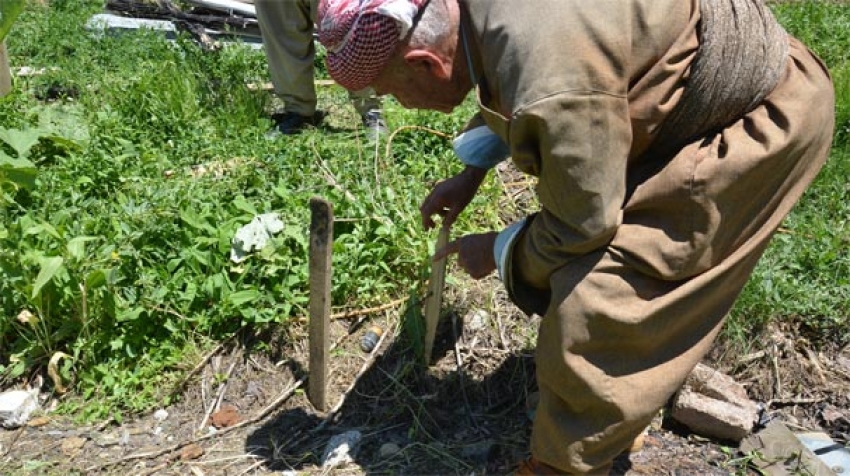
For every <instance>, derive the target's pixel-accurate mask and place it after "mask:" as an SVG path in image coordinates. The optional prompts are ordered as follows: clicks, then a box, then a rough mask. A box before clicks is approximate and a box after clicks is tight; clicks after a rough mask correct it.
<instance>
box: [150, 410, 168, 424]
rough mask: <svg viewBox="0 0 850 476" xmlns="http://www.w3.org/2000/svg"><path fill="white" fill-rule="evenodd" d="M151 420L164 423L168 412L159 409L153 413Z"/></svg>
mask: <svg viewBox="0 0 850 476" xmlns="http://www.w3.org/2000/svg"><path fill="white" fill-rule="evenodd" d="M153 418H154V420H156V421H165V419H166V418H168V411H167V410H165V409H163V408H160V409H159V410H157V411H155V412H153Z"/></svg>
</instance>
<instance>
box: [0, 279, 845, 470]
mask: <svg viewBox="0 0 850 476" xmlns="http://www.w3.org/2000/svg"><path fill="white" fill-rule="evenodd" d="M453 272H454V273H456V272H455V271H452V270H451V268H450V273H453ZM502 293H503V292H502V291H501V288H500V285H499V283H498V282H497V281H496V280H495V279H490V280H485V281H483V282H478V283H464V284H463V286H456V287H454V288H453V289H452V290H449V291H448V292H447V299H446V305H447V306H449V307H447V308H446V309H445V312H444V316H443V320H442V323H441V327H440V329H439V331H438V337H437V342H436V346H435V350H434V354H435V357H434V361H433V362H432V365H431V366H425V365H423V364H422V363H421V362H420V361H419V360H418V359H417V357H416V356H417V345H419V344H418V342H417V338H416V333H415V332H413V331H411V330H410V329H412V327H411V326H412V324H411V323H412V322H416V319H418V314H417V312H416V310H417V308H418V306H419V304H418V303H416V302H407V303H400V304H398V305H397V306H394V307H392V308H389V309H386V310H383V311H380V312H377V313H372V314H369V313H367V314H360V315H357V316H354V317H352V318H346V319H335V320H333V326H332V327H333V340H332V341H333V342H335V343H336V344H335V350H334V351H333V357H332V359H331V369H330V376H329V378H330V379H329V387H328V401H329V405H330V408H329V409H328V411H326V412H320V411H317V410H316V409H314V408H313V406H312V405H311V404H310V401H309V399H308V398H307V396H306V394H305V389H306V385H305V378H306V376H307V371H306V367H307V351H308V341H307V336H306V329H305V328H304V326H294V327H291V328H290V330H289V332H287V333H280V332H277V333H273V332H269V333H264V334H263V333H253V334H248V333H245V334H244V335H240V336H238V337H237V338H235V339H233V340H231V341H230V342H228V343H227V345H223V346H221V347H220V348H219V349H217V351H216V352H215V353H214V354H212V355H210V356H208V357H209V358H208V359H206V360H205V363H204V365H203V366H202V367H199V370H198V372H197V373H195V374H194V376H193V377H192V378H191V379H190V380H188V381H187V382H186V385H185V390H184V391H183V394H182V397H181V398H180V401H179V402H178V403H177V404H175V405H172V406H170V407H168V408H165V409H164V410H166V411H167V416H165V414H164V413H163V412H159V414H151V415H144V416H141V417H139V418H137V419H135V420H133V421H129V422H125V423H124V424H122V425H115V424H110V423H106V424H102V425H100V426H92V427H84V428H81V427H76V426H74V425H73V424H71V423H70V422H69V421H67V420H64V419H62V418H58V417H49V418H48V419H47V420H38V422H39V423H43V422H45V421H46V422H47V423H46V424H43V425H42V426H28V427H24V428H21V429H17V430H6V431H3V432H2V433H0V445H2V460H0V464H2V466H0V471H2V473H3V474H63V475H64V474H87V475H88V474H134V475H136V474H139V475H141V474H180V475H184V474H185V475H202V474H203V475H241V474H281V472H284V471H294V472H295V473H294V474H321V473H324V474H351V475H365V474H388V475H389V474H466V475H468V474H509V473H510V472H511V470H512V469H513V468H514V467H515V465H516V463H517V462H518V461H520V460H521V459H523V458H524V457H525V456H526V455H527V451H528V450H527V448H528V439H529V434H530V421H529V418H528V412H527V408H526V397H527V395H528V394H529V393H531V392H533V391H534V390H535V389H536V383H535V378H534V355H533V343H534V338H535V334H536V329H537V324H538V322H537V320H538V318H536V317H528V316H525V315H523V314H521V313H520V312H518V311H517V310H516V309H515V308H513V307H512V306H511V305H510V304H508V303H507V300H506V299H505V296H504V295H503V294H502ZM485 310H486V311H485ZM371 325H378V326H380V327H381V328H383V329H384V330H385V332H384V337H383V339H382V341H381V343H380V345H379V347H378V348H377V349H376V350H375V351H373V353H371V354H370V353H366V352H364V351H363V350H361V349H360V342H359V341H360V338H361V336H362V334H363V332H364V331H365V330H366V328H367V327H369V326H371ZM414 327H415V326H414ZM762 342H764V343H765V344H764V346H763V348H761V349H759V352H758V353H756V354H752V353H750V354H748V355H735V351H734V350H733V349H722V348H720V347H718V348H717V350H716V352H715V353H714V354H713V355H712V356H711V359H709V360H710V361H709V362H708V363H709V364H714V365H715V366H716V367H718V368H721V369H722V370H726V371H728V372H730V373H732V374H733V375H735V376H736V378H738V380H739V381H740V382H742V383H744V384H745V385H747V386H748V389H749V392H750V395H751V396H752V397H753V398H754V399H756V400H757V401H761V402H765V403H766V404H767V405H769V407H768V411H769V414H770V416H771V417H773V418H781V419H782V420H783V421H786V422H789V424H790V425H793V427H794V428H801V429H802V428H805V429H810V430H822V431H826V432H827V433H829V434H830V435H831V436H832V437H833V438H834V439H836V440H837V441H839V442H843V443H846V442H847V438H848V432H850V420H848V414H847V410H846V409H847V408H848V403H849V402H850V401H848V395H850V368H848V366H850V351H848V349H843V350H842V349H832V350H831V351H829V352H825V351H821V352H815V351H814V350H813V349H812V348H811V347H810V346H808V345H807V342H808V341H806V340H805V339H804V338H803V337H801V335H800V333H799V329H774V330H772V331H771V332H770V333H768V334H767V335H766V336H765V337H764V339H762ZM261 349H263V350H261ZM222 409H224V410H223V411H222ZM215 426H218V427H219V428H217V429H216V428H215ZM352 430H356V431H358V432H359V433H360V434H361V435H362V438H361V440H360V444H359V446H358V448H357V451H356V452H355V453H354V455H353V461H352V462H351V463H350V464H348V465H346V466H344V467H340V468H335V469H333V470H323V469H322V468H321V458H322V455H323V452H324V451H325V448H326V446H327V444H328V441H329V440H330V439H331V438H332V437H334V436H335V435H338V434H341V433H344V432H346V431H352ZM738 456H739V455H736V454H735V450H734V449H730V448H729V447H726V446H724V445H723V442H715V441H710V440H707V439H704V438H699V437H697V436H695V435H691V434H689V433H688V432H687V430H685V429H682V428H677V427H676V426H675V424H673V423H672V422H670V421H669V419H659V420H658V422H657V424H656V425H654V426H653V427H652V428H651V430H650V432H649V434H648V436H647V438H646V443H645V445H644V448H643V449H642V450H641V451H639V452H637V453H634V454H631V455H628V456H623V457H621V458H620V459H619V460H618V461H617V465H616V472H617V474H624V475H638V474H641V475H642V474H646V475H649V474H702V475H713V474H717V475H719V474H733V473H736V474H747V473H748V470H747V469H746V467H745V465H743V463H742V462H740V461H737V462H736V458H737V457H738ZM741 461H743V460H741Z"/></svg>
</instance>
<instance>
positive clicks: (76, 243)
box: [67, 236, 97, 260]
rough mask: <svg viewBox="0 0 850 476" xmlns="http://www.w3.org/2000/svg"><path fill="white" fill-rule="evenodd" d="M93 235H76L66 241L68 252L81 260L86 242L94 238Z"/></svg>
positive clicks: (84, 252) (83, 256)
mask: <svg viewBox="0 0 850 476" xmlns="http://www.w3.org/2000/svg"><path fill="white" fill-rule="evenodd" d="M96 239H97V237H95V236H77V237H74V238H72V239H71V240H70V241H68V245H67V248H68V254H69V255H70V256H71V257H72V258H74V259H76V260H81V259H83V258H85V255H86V243H87V242H89V241H94V240H96Z"/></svg>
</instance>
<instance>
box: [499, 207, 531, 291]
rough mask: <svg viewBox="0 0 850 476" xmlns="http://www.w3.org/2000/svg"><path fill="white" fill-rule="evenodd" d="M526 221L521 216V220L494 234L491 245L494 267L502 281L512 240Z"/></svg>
mask: <svg viewBox="0 0 850 476" xmlns="http://www.w3.org/2000/svg"><path fill="white" fill-rule="evenodd" d="M527 221H528V218H523V219H522V220H520V221H518V222H516V223H514V224H513V225H511V226H509V227H507V228H505V229H504V230H502V232H501V233H499V234H498V235H497V236H496V243H495V244H494V245H493V258H494V259H495V260H496V268H497V269H498V271H499V278H500V279H501V280H502V281H503V282H504V281H505V270H506V269H507V265H508V260H509V259H510V257H511V249H512V248H513V245H514V241H516V237H517V235H519V232H521V231H522V229H523V228H525V223H526V222H527Z"/></svg>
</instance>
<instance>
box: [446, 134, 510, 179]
mask: <svg viewBox="0 0 850 476" xmlns="http://www.w3.org/2000/svg"><path fill="white" fill-rule="evenodd" d="M452 147H454V151H455V154H457V156H458V157H459V158H460V161H461V162H463V163H464V164H465V165H469V166H472V167H478V168H480V169H487V170H489V169H492V168H493V167H495V166H496V165H498V164H499V162H502V161H503V160H505V159H507V158H508V157H509V156H510V155H511V148H510V147H509V146H508V144H505V142H504V141H503V140H502V139H501V138H500V137H499V136H497V135H496V133H494V132H493V131H492V130H490V128H489V127H487V126H479V127H475V128H473V129H469V130H468V131H465V132H463V133H461V134H460V135H459V136H457V137H456V138H455V140H454V141H452Z"/></svg>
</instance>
